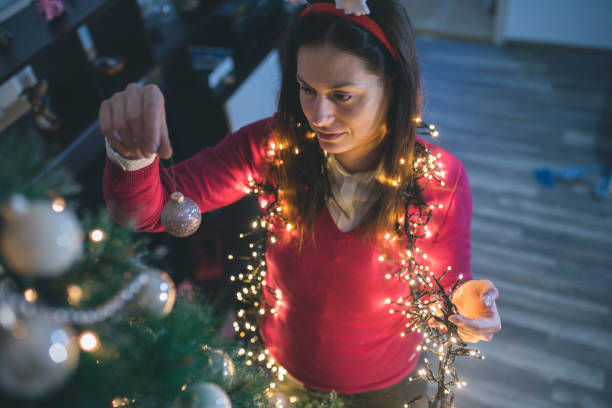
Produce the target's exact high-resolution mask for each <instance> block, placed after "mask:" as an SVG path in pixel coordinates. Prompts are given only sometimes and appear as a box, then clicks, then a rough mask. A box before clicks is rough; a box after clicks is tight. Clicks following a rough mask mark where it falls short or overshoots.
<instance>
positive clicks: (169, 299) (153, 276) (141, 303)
mask: <svg viewBox="0 0 612 408" xmlns="http://www.w3.org/2000/svg"><path fill="white" fill-rule="evenodd" d="M143 274H144V281H145V282H144V284H143V285H142V288H141V289H140V291H139V292H138V293H137V294H136V296H135V298H134V303H135V304H136V305H137V307H138V309H139V310H142V311H144V312H145V313H147V314H149V315H153V316H156V317H164V316H166V315H167V314H168V313H170V312H171V311H172V308H173V307H174V301H175V300H176V286H175V285H174V281H173V280H172V278H171V277H170V275H168V274H167V273H166V272H162V271H160V270H157V269H149V270H147V271H145V272H143Z"/></svg>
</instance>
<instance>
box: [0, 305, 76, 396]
mask: <svg viewBox="0 0 612 408" xmlns="http://www.w3.org/2000/svg"><path fill="white" fill-rule="evenodd" d="M78 361H79V347H78V345H77V340H76V337H75V335H74V332H73V331H72V329H70V328H69V327H63V326H60V325H58V324H55V323H52V322H50V321H48V320H45V319H42V318H41V317H37V316H35V317H31V318H27V319H24V320H17V321H16V322H15V324H14V325H13V327H12V328H11V329H9V330H5V329H0V362H1V363H0V386H2V388H3V389H4V390H6V391H7V392H9V393H12V394H16V395H19V396H22V397H26V398H38V397H41V396H43V395H45V394H46V393H48V392H50V391H53V390H54V389H56V388H58V387H59V386H60V385H62V384H63V383H64V381H65V380H67V379H68V377H69V376H70V375H71V374H72V373H73V372H74V371H75V369H76V367H77V364H78Z"/></svg>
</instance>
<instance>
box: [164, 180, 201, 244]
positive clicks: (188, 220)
mask: <svg viewBox="0 0 612 408" xmlns="http://www.w3.org/2000/svg"><path fill="white" fill-rule="evenodd" d="M201 221H202V214H201V213H200V209H199V208H198V205H197V204H196V203H195V202H193V201H192V200H190V199H188V198H185V196H184V195H183V193H179V192H178V191H175V192H174V193H172V195H171V196H170V201H168V202H167V203H166V205H164V209H163V210H162V213H161V222H162V225H163V226H164V228H165V229H166V232H167V233H168V234H170V235H173V236H175V237H179V238H183V237H187V236H189V235H191V234H193V233H194V232H196V230H197V229H198V227H199V226H200V222H201Z"/></svg>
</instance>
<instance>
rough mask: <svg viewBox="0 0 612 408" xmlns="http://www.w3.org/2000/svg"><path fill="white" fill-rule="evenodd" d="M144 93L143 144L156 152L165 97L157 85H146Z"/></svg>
mask: <svg viewBox="0 0 612 408" xmlns="http://www.w3.org/2000/svg"><path fill="white" fill-rule="evenodd" d="M142 95H143V99H142V116H143V118H144V132H143V133H144V135H145V136H146V141H143V145H142V146H143V148H144V149H145V150H146V151H147V152H148V153H149V154H154V153H157V150H158V148H159V141H160V133H161V132H160V128H161V125H162V120H161V116H162V106H163V99H162V95H161V92H159V89H158V88H157V87H156V86H146V87H144V88H143V92H142Z"/></svg>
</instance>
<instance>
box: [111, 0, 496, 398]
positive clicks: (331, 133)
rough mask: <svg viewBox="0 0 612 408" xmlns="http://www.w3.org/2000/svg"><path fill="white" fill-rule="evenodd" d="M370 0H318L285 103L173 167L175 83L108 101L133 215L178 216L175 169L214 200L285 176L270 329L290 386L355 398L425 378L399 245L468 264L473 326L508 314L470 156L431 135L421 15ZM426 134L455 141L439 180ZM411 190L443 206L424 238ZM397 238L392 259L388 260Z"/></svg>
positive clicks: (287, 66)
mask: <svg viewBox="0 0 612 408" xmlns="http://www.w3.org/2000/svg"><path fill="white" fill-rule="evenodd" d="M369 10H370V14H369V15H368V16H365V15H361V16H355V15H348V14H345V13H344V11H342V10H338V9H336V7H335V6H334V4H333V3H331V2H317V3H314V4H313V5H312V7H305V8H304V11H302V12H301V13H300V15H299V16H298V17H297V18H296V20H295V21H294V22H293V23H292V26H291V27H290V29H289V30H288V33H287V38H286V41H285V44H284V47H283V50H282V60H283V78H282V86H281V92H280V97H279V104H278V111H277V114H276V115H275V116H274V118H268V119H264V120H261V121H259V122H256V123H253V124H251V125H248V126H246V127H244V128H242V129H240V130H238V131H237V132H235V133H232V134H229V135H228V136H227V137H226V138H225V139H224V140H223V141H222V142H220V143H219V144H218V145H217V146H215V147H213V148H210V149H205V150H203V151H202V152H200V153H198V154H196V155H195V156H194V157H192V158H191V159H188V160H186V161H184V162H182V163H179V164H178V165H176V166H174V169H173V170H172V172H169V171H161V172H160V170H159V165H158V158H157V156H160V157H162V158H168V157H170V156H171V154H172V148H171V145H170V141H169V139H168V130H167V127H166V123H165V112H164V102H163V96H162V95H161V92H160V91H159V89H158V88H156V87H155V86H146V87H143V88H140V87H138V86H136V85H130V86H128V87H127V89H126V90H125V91H123V92H119V93H117V94H115V95H114V96H113V97H112V98H111V99H109V100H107V101H104V102H103V103H102V106H101V109H100V127H101V129H102V132H103V134H104V136H105V138H106V142H107V152H108V157H109V159H108V160H107V166H106V169H105V173H104V193H105V197H106V200H107V205H108V207H109V209H110V211H111V214H112V215H113V216H114V217H115V219H116V220H118V221H119V222H122V223H126V222H128V221H132V222H134V223H135V225H136V228H138V229H140V230H145V231H162V230H163V227H162V226H161V224H160V213H161V210H162V207H163V205H164V203H165V202H167V201H168V199H169V195H170V194H171V193H172V191H171V188H173V187H174V183H175V181H174V176H173V175H175V178H176V190H178V191H181V192H183V193H184V194H185V196H187V197H189V198H191V199H193V200H194V201H196V203H197V204H198V206H199V208H200V210H201V211H202V212H206V211H210V210H212V209H215V208H219V207H222V206H224V205H228V204H230V203H232V202H234V201H236V200H238V199H240V198H241V197H243V196H244V195H245V186H248V185H249V180H252V179H255V180H256V181H258V182H260V183H264V184H267V185H272V186H274V188H275V189H276V191H277V192H278V195H279V197H280V199H279V201H280V202H279V203H274V207H275V208H276V207H277V206H279V207H281V208H282V215H283V217H284V218H283V220H284V221H283V222H282V223H281V225H280V226H279V225H278V224H277V223H276V224H271V225H270V226H269V228H270V230H271V233H270V234H269V235H268V238H269V239H270V240H271V242H270V243H269V245H268V246H267V250H266V254H265V258H266V263H267V275H266V284H267V285H268V287H269V288H271V289H272V290H271V291H269V292H266V294H265V295H264V299H263V302H262V303H266V302H269V303H273V304H274V302H275V301H276V300H278V299H279V298H282V302H279V303H278V307H277V310H274V311H273V312H272V313H270V311H269V310H265V311H264V312H265V315H264V317H263V318H262V319H261V322H260V326H259V329H258V333H259V334H258V335H260V336H261V339H262V340H263V342H264V344H265V346H266V348H267V349H268V351H269V353H270V355H271V356H272V357H273V358H274V359H275V360H276V361H277V362H278V363H279V364H280V365H281V366H282V367H284V368H285V369H286V370H287V371H288V376H287V377H288V379H287V380H286V381H284V382H282V383H280V384H279V387H280V388H281V390H283V391H285V392H286V393H288V394H289V395H299V393H300V391H301V390H304V389H305V388H308V389H314V390H324V391H330V390H335V391H337V392H338V393H340V394H341V396H342V397H343V399H344V400H345V402H347V404H348V405H349V406H355V407H392V406H398V407H399V406H403V403H404V402H405V401H407V400H409V399H412V398H413V397H414V396H415V395H416V394H418V393H419V390H416V389H415V388H414V385H413V384H409V383H408V381H407V377H409V375H410V374H411V373H412V372H413V370H414V369H415V366H416V364H417V361H418V352H417V351H416V347H417V345H418V344H419V342H420V336H419V335H417V334H416V333H409V334H407V335H405V336H403V337H402V336H400V333H401V332H402V330H403V329H404V328H405V323H406V322H405V320H403V318H402V317H401V316H398V314H390V313H389V304H388V303H389V300H388V299H389V298H391V299H396V298H397V297H401V296H406V290H407V284H406V283H405V282H404V281H403V280H402V281H400V280H398V279H388V277H389V276H390V275H391V272H393V271H394V270H396V269H397V267H398V264H399V261H398V262H395V261H393V259H395V260H398V259H399V258H402V257H403V258H406V256H408V257H413V258H414V259H415V260H416V259H418V262H419V264H421V265H426V266H427V268H428V269H429V268H431V271H435V272H436V274H438V275H440V273H441V272H442V271H443V270H444V269H445V268H446V267H447V266H451V267H452V270H451V271H450V272H448V273H446V275H445V276H444V278H443V279H442V284H443V285H444V286H445V287H447V288H448V287H450V286H451V285H452V284H453V283H455V281H456V280H457V279H458V278H459V276H460V275H463V279H464V282H463V283H462V284H461V286H460V287H459V290H458V291H457V292H456V294H455V297H454V299H453V301H454V303H455V304H456V305H457V307H458V311H459V314H458V315H455V316H453V317H452V320H453V321H454V322H455V323H456V324H457V326H458V327H459V334H460V335H461V337H462V338H463V339H464V340H465V341H469V342H477V341H480V340H485V341H489V340H491V338H492V337H493V333H495V332H497V331H499V330H500V328H501V324H500V319H499V315H498V313H497V309H496V306H495V299H496V298H497V296H498V291H497V289H496V288H495V286H494V285H493V284H492V283H491V282H489V281H477V280H470V279H471V273H470V266H469V261H470V241H469V232H470V221H471V211H472V199H471V193H470V188H469V183H468V179H467V175H466V173H465V169H464V168H463V166H462V165H461V163H460V162H459V160H457V159H456V158H454V157H453V156H452V155H450V154H449V153H447V152H445V151H444V150H442V149H441V148H439V147H437V146H434V145H432V144H429V143H428V142H426V141H423V140H421V139H419V138H417V137H416V126H417V121H416V120H415V118H417V117H418V116H419V110H420V77H419V69H418V60H417V56H416V50H415V45H414V41H413V38H412V34H411V28H410V22H409V20H408V17H407V16H406V13H405V11H404V9H403V8H402V7H401V6H399V5H398V4H397V3H396V2H395V1H394V0H377V1H375V2H371V4H369ZM281 145H282V146H284V147H285V148H282V147H281ZM288 147H290V148H288ZM424 148H427V149H429V152H431V154H432V156H431V157H434V156H435V157H438V156H439V157H440V163H439V165H438V167H437V169H438V170H439V171H438V170H436V171H435V175H436V177H434V178H433V180H431V177H426V178H425V179H426V181H427V179H428V181H429V182H428V183H422V181H423V179H420V181H421V182H417V177H418V176H419V175H422V174H421V173H419V172H418V171H417V170H415V169H416V168H419V165H421V164H422V160H423V157H422V156H421V155H420V154H419V152H423V151H424ZM425 159H427V158H425ZM434 161H435V160H434ZM441 166H443V167H441ZM440 169H442V170H440ZM425 171H427V172H428V173H426V174H429V175H432V176H433V174H432V173H434V170H433V169H429V168H428V169H426V170H425ZM407 199H410V200H415V202H420V203H422V204H425V207H427V208H429V207H431V218H430V220H429V223H428V224H427V226H426V227H423V228H424V229H423V230H422V231H421V232H423V236H422V237H420V236H419V237H418V239H417V238H415V237H417V235H418V234H416V230H415V234H414V237H413V238H415V239H416V241H415V242H416V245H415V247H414V248H415V251H410V254H408V253H407V252H406V251H405V248H406V244H407V240H409V239H410V237H407V236H405V235H403V234H402V233H401V231H403V230H404V229H403V228H402V223H403V222H404V220H403V219H402V216H403V215H404V208H405V205H406V200H407ZM268 205H269V203H263V206H264V207H268ZM409 226H410V225H409ZM292 227H293V228H292ZM387 234H388V235H387ZM383 236H384V237H385V238H386V239H384V238H383V239H381V237H383ZM274 242H275V243H274ZM402 248H403V249H402ZM381 251H382V252H381ZM381 253H384V255H385V257H388V258H389V259H391V260H390V261H387V262H385V261H383V262H381V261H380V260H379V257H380V256H381ZM385 257H383V258H381V259H385ZM387 275H389V276H387ZM270 293H276V294H277V295H276V297H275V296H273V295H270Z"/></svg>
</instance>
